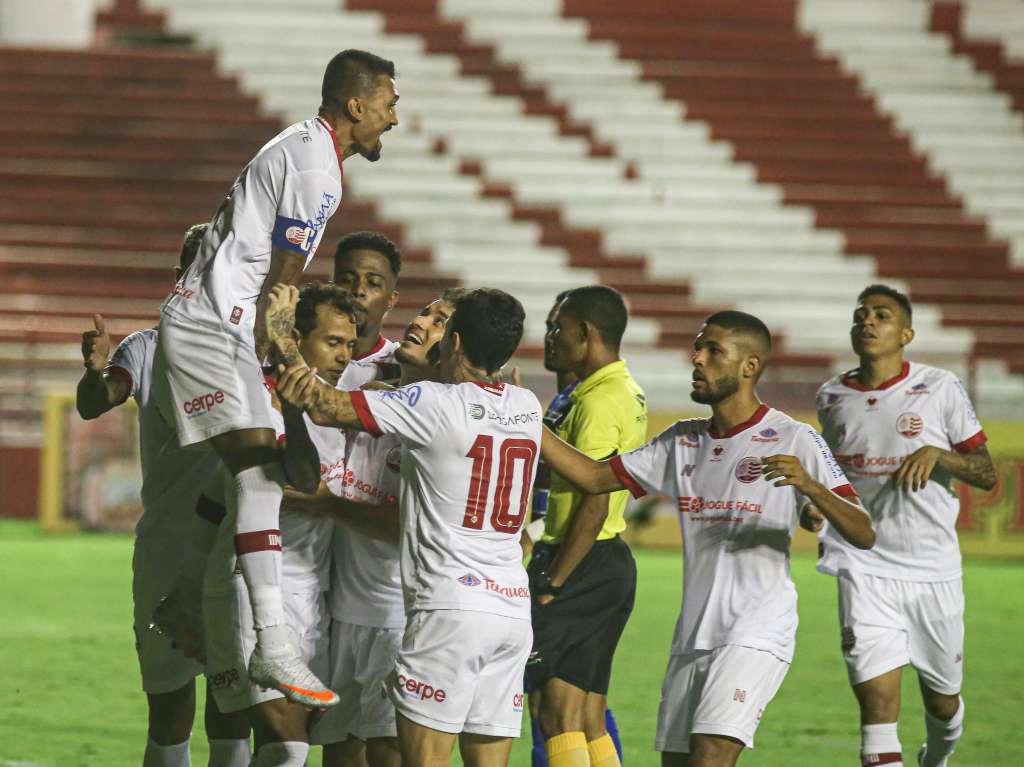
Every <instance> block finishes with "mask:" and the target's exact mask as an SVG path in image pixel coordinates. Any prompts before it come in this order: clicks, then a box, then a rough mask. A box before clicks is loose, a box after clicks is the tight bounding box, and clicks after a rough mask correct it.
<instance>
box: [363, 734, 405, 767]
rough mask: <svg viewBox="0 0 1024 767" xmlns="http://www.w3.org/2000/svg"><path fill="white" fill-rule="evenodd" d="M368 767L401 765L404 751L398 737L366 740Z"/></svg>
mask: <svg viewBox="0 0 1024 767" xmlns="http://www.w3.org/2000/svg"><path fill="white" fill-rule="evenodd" d="M366 764H367V765H368V767H401V765H402V752H401V750H400V749H399V747H398V738H371V739H370V740H368V741H367V742H366Z"/></svg>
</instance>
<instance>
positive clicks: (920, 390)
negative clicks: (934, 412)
mask: <svg viewBox="0 0 1024 767" xmlns="http://www.w3.org/2000/svg"><path fill="white" fill-rule="evenodd" d="M906 393H907V394H908V395H912V394H927V393H928V384H926V383H924V382H923V381H922V382H921V383H919V384H916V385H914V386H911V387H910V388H909V389H907V391H906Z"/></svg>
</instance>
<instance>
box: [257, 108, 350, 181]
mask: <svg viewBox="0 0 1024 767" xmlns="http://www.w3.org/2000/svg"><path fill="white" fill-rule="evenodd" d="M324 131H325V129H324V128H323V127H322V126H321V125H320V124H319V122H318V121H317V120H316V119H315V118H314V119H311V120H302V121H300V122H297V123H293V124H292V125H289V126H288V127H287V128H285V129H284V130H282V131H281V132H280V133H278V134H277V135H276V136H274V138H272V139H271V140H270V141H268V142H267V143H266V144H264V145H263V148H262V149H260V151H259V152H258V153H257V155H256V157H255V158H254V160H253V162H254V163H255V164H256V165H257V166H278V165H280V166H282V167H283V168H284V169H285V170H288V171H293V172H302V171H322V170H324V167H325V158H327V159H333V157H334V155H333V146H331V143H333V140H331V141H330V142H327V141H325V140H324V136H323V135H322V134H323V133H324ZM328 138H329V137H328ZM328 150H331V153H330V156H328ZM335 162H336V160H335Z"/></svg>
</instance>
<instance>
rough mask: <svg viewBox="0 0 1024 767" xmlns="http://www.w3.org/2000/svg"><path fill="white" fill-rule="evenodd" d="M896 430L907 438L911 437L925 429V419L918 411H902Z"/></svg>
mask: <svg viewBox="0 0 1024 767" xmlns="http://www.w3.org/2000/svg"><path fill="white" fill-rule="evenodd" d="M896 431H898V432H899V433H900V434H902V435H903V436H904V437H906V438H907V439H911V438H912V437H916V436H917V435H918V434H920V433H921V432H922V431H924V421H922V420H921V416H919V415H918V414H917V413H909V412H908V413H902V414H901V415H900V417H899V418H897V419H896Z"/></svg>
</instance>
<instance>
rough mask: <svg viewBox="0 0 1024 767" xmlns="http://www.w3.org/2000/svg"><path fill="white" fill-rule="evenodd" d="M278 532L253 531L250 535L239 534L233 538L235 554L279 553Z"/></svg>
mask: <svg viewBox="0 0 1024 767" xmlns="http://www.w3.org/2000/svg"><path fill="white" fill-rule="evenodd" d="M280 550H281V531H280V530H254V531H253V532H251V533H239V534H238V535H236V536H235V553H236V554H238V555H239V556H241V555H242V554H253V553H255V552H257V551H280Z"/></svg>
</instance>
